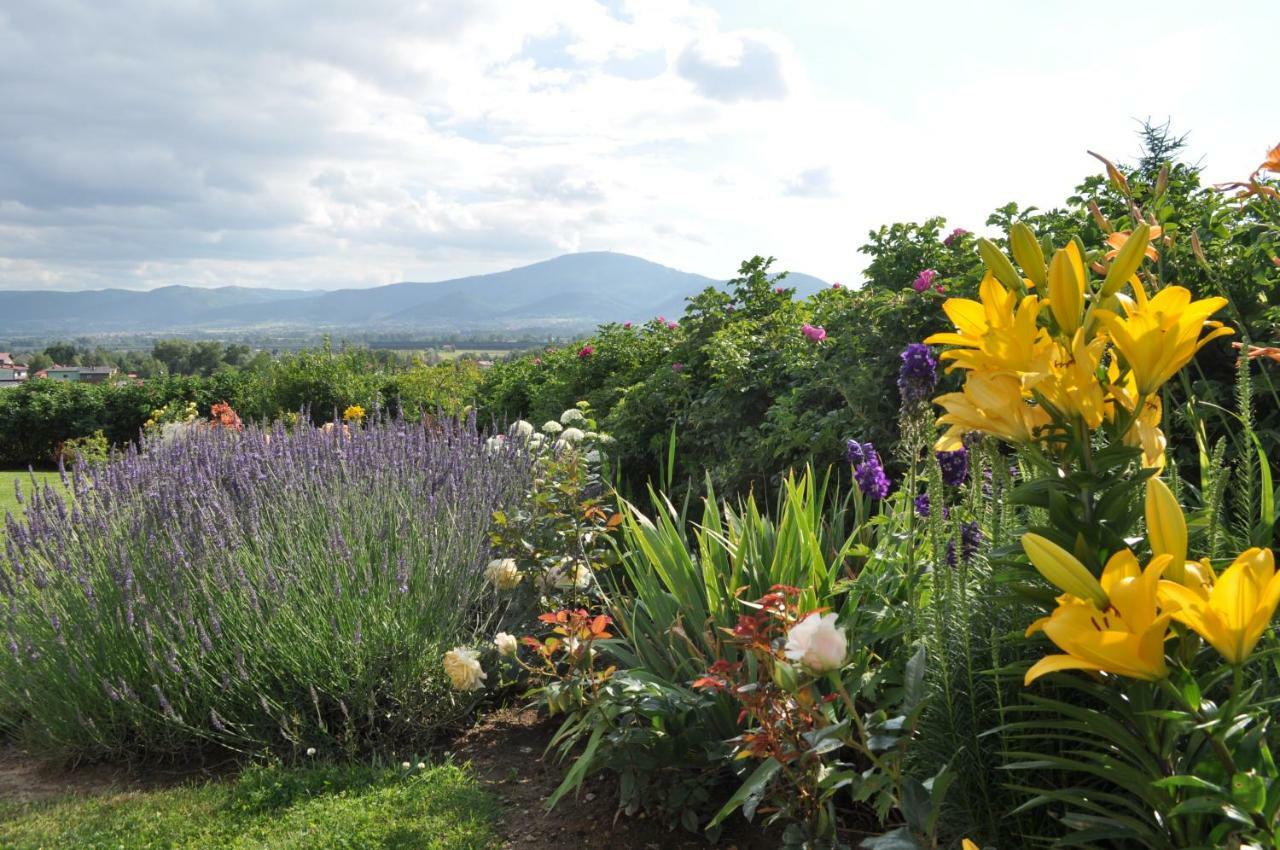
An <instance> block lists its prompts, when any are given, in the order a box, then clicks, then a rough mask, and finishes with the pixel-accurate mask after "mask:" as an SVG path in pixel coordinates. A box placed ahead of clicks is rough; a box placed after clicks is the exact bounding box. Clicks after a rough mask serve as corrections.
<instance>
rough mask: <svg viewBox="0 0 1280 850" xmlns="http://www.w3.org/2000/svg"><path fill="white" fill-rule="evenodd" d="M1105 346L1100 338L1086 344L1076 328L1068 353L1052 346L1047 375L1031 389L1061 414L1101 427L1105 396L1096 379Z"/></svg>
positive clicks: (1082, 333)
mask: <svg viewBox="0 0 1280 850" xmlns="http://www.w3.org/2000/svg"><path fill="white" fill-rule="evenodd" d="M1105 346H1106V340H1105V339H1102V338H1098V339H1095V340H1093V342H1088V343H1086V342H1085V340H1084V329H1083V328H1077V329H1076V331H1075V336H1074V338H1073V339H1072V341H1071V350H1070V351H1068V350H1067V349H1065V348H1063V347H1062V346H1060V345H1057V344H1056V343H1055V345H1054V350H1055V352H1056V356H1055V357H1054V360H1053V363H1052V364H1051V366H1050V373H1049V375H1047V376H1046V377H1045V378H1044V379H1043V380H1041V381H1038V382H1036V383H1035V384H1034V385H1033V386H1034V389H1035V390H1036V391H1037V392H1039V393H1040V394H1041V395H1042V396H1044V400H1045V401H1047V402H1048V403H1049V404H1051V405H1053V406H1054V407H1055V408H1056V409H1057V410H1059V411H1061V412H1062V413H1064V414H1067V415H1074V416H1079V417H1081V418H1082V419H1084V422H1085V424H1086V425H1088V426H1089V427H1090V428H1097V427H1098V426H1099V425H1101V424H1102V420H1103V419H1104V418H1105V415H1106V395H1105V393H1103V390H1102V384H1100V383H1099V382H1098V376H1097V371H1098V363H1099V361H1100V360H1101V359H1102V351H1103V348H1104V347H1105Z"/></svg>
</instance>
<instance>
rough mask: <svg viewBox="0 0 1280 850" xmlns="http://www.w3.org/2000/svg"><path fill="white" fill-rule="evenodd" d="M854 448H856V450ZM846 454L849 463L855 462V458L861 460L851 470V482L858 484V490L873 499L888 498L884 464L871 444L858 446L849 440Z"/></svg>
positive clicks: (887, 483) (887, 482) (887, 478)
mask: <svg viewBox="0 0 1280 850" xmlns="http://www.w3.org/2000/svg"><path fill="white" fill-rule="evenodd" d="M855 446H857V449H856V450H855V448H854V447H855ZM847 454H848V457H849V461H850V462H851V463H853V462H855V459H856V458H861V460H858V461H857V463H856V465H855V466H854V469H853V480H854V481H856V482H857V483H858V489H860V490H861V491H862V492H863V494H864V495H867V496H870V497H871V498H873V499H883V498H884V497H885V496H888V495H889V477H888V476H887V475H885V473H884V464H883V463H881V461H880V454H879V453H878V452H877V451H876V448H875V446H873V445H872V444H871V443H861V444H859V443H857V442H855V441H853V440H850V441H849V443H848V452H847Z"/></svg>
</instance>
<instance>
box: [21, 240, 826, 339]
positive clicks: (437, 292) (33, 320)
mask: <svg viewBox="0 0 1280 850" xmlns="http://www.w3.org/2000/svg"><path fill="white" fill-rule="evenodd" d="M723 284H724V282H723V281H718V280H715V279H714V278H710V277H705V276H703V275H699V274H692V273H690V272H682V271H679V270H677V269H673V268H669V267H667V266H663V265H660V264H658V263H654V262H650V261H648V260H645V259H641V258H640V257H633V256H630V255H628V254H618V253H613V252H608V251H593V252H585V253H578V254H565V255H564V256H561V257H556V258H554V259H551V260H545V261H543V262H540V263H534V264H532V265H528V266H521V267H519V268H515V269H510V270H508V271H504V272H496V273H493V274H484V275H474V276H471V277H463V278H456V279H453V280H444V281H439V282H435V283H415V282H405V283H393V284H389V285H387V286H377V287H371V288H367V289H337V290H332V291H314V290H312V291H299V290H284V289H258V288H248V287H239V286H226V287H219V288H212V289H210V288H199V287H190V286H165V287H161V288H159V289H152V290H148V291H138V290H127V289H100V290H91V291H83V292H41V291H38V290H10V291H0V333H9V334H23V335H35V334H48V333H67V334H76V335H83V334H90V333H121V332H137V333H148V332H157V333H168V332H181V331H200V332H211V331H233V330H234V331H244V330H268V329H300V328H305V329H310V330H319V329H326V328H331V329H343V330H354V329H361V330H386V331H393V330H394V331H400V330H405V331H408V330H416V331H468V330H472V331H479V330H485V331H494V330H520V331H536V332H543V331H556V330H564V331H572V330H580V329H585V328H589V327H594V326H595V325H598V324H600V323H602V322H612V321H617V322H620V321H628V320H632V321H644V320H646V319H649V318H652V317H654V316H657V315H668V316H679V315H680V314H681V313H683V312H684V303H685V299H686V298H688V297H689V296H691V295H694V294H696V293H698V292H700V291H702V290H703V289H704V288H706V287H708V286H722V285H723ZM787 285H788V286H791V287H795V288H796V290H797V293H798V294H800V295H808V294H810V293H812V292H815V291H817V290H818V289H821V288H824V287H825V286H826V285H827V284H825V283H824V282H823V281H821V280H819V279H818V278H816V277H812V276H810V275H804V274H791V275H789V276H788V278H787Z"/></svg>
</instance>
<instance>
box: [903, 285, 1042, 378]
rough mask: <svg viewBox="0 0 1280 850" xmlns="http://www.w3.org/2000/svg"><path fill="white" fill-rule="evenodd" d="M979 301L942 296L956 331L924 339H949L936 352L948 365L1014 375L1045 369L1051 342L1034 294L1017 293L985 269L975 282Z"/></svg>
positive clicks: (937, 341) (928, 341) (1034, 373)
mask: <svg viewBox="0 0 1280 850" xmlns="http://www.w3.org/2000/svg"><path fill="white" fill-rule="evenodd" d="M978 296H979V298H981V301H973V300H970V299H968V298H948V299H947V300H946V301H945V302H944V303H943V305H942V309H943V311H944V312H946V314H947V317H948V318H949V319H951V321H952V323H953V324H954V325H955V326H956V332H955V333H951V332H944V333H936V334H933V335H932V336H930V337H928V338H926V339H925V343H926V344H927V345H952V346H955V348H953V349H952V350H950V351H945V352H943V353H942V359H943V360H951V361H954V362H953V364H952V365H951V366H949V367H948V369H953V368H961V369H976V370H984V371H989V372H1009V373H1012V374H1015V375H1018V376H1019V377H1024V376H1029V377H1035V376H1038V375H1040V374H1042V373H1044V372H1047V371H1048V370H1049V362H1050V360H1051V359H1052V356H1053V344H1052V341H1051V340H1050V339H1049V333H1048V331H1046V330H1045V329H1044V328H1041V327H1039V325H1038V324H1037V319H1038V317H1039V315H1040V303H1041V302H1040V300H1039V299H1038V298H1036V296H1034V295H1028V296H1026V297H1025V298H1023V299H1021V300H1020V301H1019V299H1018V296H1017V295H1016V294H1015V293H1013V292H1010V291H1009V290H1008V289H1005V287H1004V286H1002V285H1001V284H1000V282H999V281H997V280H996V279H995V278H994V277H993V276H992V275H991V273H990V272H988V273H987V275H986V276H985V277H984V278H983V279H982V283H981V284H980V285H979V287H978Z"/></svg>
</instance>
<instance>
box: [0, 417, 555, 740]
mask: <svg viewBox="0 0 1280 850" xmlns="http://www.w3.org/2000/svg"><path fill="white" fill-rule="evenodd" d="M530 478H531V472H530V465H529V461H528V458H527V456H526V455H525V454H524V452H523V450H522V449H521V448H520V447H519V443H518V442H515V441H512V442H509V443H507V444H504V445H502V446H499V447H496V448H495V447H493V446H488V447H486V445H485V443H484V440H483V438H482V437H481V435H479V434H478V433H477V432H476V430H475V428H474V425H473V424H470V423H469V424H467V425H453V424H448V423H445V424H433V425H431V426H430V427H425V428H424V427H423V426H422V425H420V424H417V423H408V422H389V423H383V424H373V425H370V426H367V427H363V428H360V427H357V428H352V429H350V431H349V432H348V433H343V431H341V430H337V429H335V430H332V431H329V432H324V431H320V430H312V429H310V428H302V429H300V430H298V431H296V432H294V433H290V432H288V431H286V430H285V429H284V428H282V427H277V428H275V429H274V430H261V429H257V428H253V427H250V428H248V429H246V430H244V431H243V432H233V431H225V430H205V429H201V430H199V431H196V432H194V433H193V434H192V435H190V436H188V437H185V438H183V439H180V440H176V441H172V442H169V443H166V444H161V443H159V442H157V443H152V444H149V445H148V446H147V447H146V448H145V449H144V450H143V451H142V452H141V453H134V452H131V453H129V454H127V455H125V456H124V457H122V458H119V459H117V460H116V461H114V462H112V463H110V464H107V465H104V466H101V467H98V468H94V469H90V468H86V467H83V466H82V467H80V468H79V469H78V470H76V471H75V472H74V473H72V475H71V481H70V487H71V490H72V492H73V494H74V495H73V496H72V497H71V498H70V499H69V500H64V499H63V498H62V497H61V496H60V495H59V493H57V492H55V491H54V490H53V489H51V488H46V489H45V490H44V491H43V492H39V493H35V494H30V495H29V496H28V498H27V503H28V513H27V515H26V518H25V520H22V521H17V520H13V519H10V520H9V522H8V529H7V530H8V534H7V542H6V544H5V547H6V552H5V556H4V557H3V558H0V601H2V604H0V731H5V730H7V731H8V733H9V734H11V735H14V736H15V737H18V738H19V739H20V740H22V741H23V742H24V743H26V744H27V745H29V746H34V747H38V748H40V749H43V750H45V751H47V752H51V753H55V754H60V755H63V756H68V757H106V756H121V755H139V754H142V755H148V756H157V755H160V756H163V755H171V756H173V755H188V754H191V753H192V752H194V751H196V750H199V749H203V748H205V747H208V746H209V745H218V746H221V747H226V748H231V749H237V750H243V751H260V750H263V749H266V748H273V749H276V750H284V751H286V752H288V751H290V750H292V751H294V752H297V753H301V752H305V751H306V750H309V749H310V748H312V747H315V748H317V749H318V750H319V751H320V752H324V751H325V750H330V751H335V750H336V751H341V752H350V753H354V752H356V751H360V750H366V749H370V748H373V747H381V746H387V745H394V744H396V743H399V742H403V741H405V740H406V739H409V738H412V737H421V736H423V735H425V734H429V733H430V732H431V731H432V730H434V729H438V728H439V727H440V726H441V725H443V724H448V723H450V722H452V721H454V720H456V719H457V718H458V717H459V715H460V714H461V713H462V712H464V711H466V710H468V709H469V708H470V707H471V706H470V705H469V703H468V702H467V700H468V699H469V698H468V697H465V696H460V695H459V694H457V693H456V692H454V691H452V690H450V689H449V688H448V686H447V682H446V681H445V677H444V674H443V671H442V668H441V658H442V656H443V654H444V652H445V651H447V650H448V649H450V648H451V647H453V646H457V645H460V644H467V643H473V642H479V641H480V640H482V639H484V638H482V637H481V636H482V635H487V634H488V631H489V627H490V625H491V622H492V621H493V620H494V618H495V617H496V614H497V613H498V612H497V611H496V601H495V598H494V596H493V591H492V589H491V588H490V587H489V586H488V584H487V583H486V582H485V579H484V567H485V564H486V562H487V561H488V559H489V557H490V552H489V546H488V539H489V538H488V529H489V525H490V521H491V516H492V514H493V512H494V511H495V510H504V509H508V508H509V507H511V506H512V504H513V502H514V500H515V499H517V498H519V495H520V494H521V493H522V492H525V491H526V490H527V489H528V487H529V485H530Z"/></svg>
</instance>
